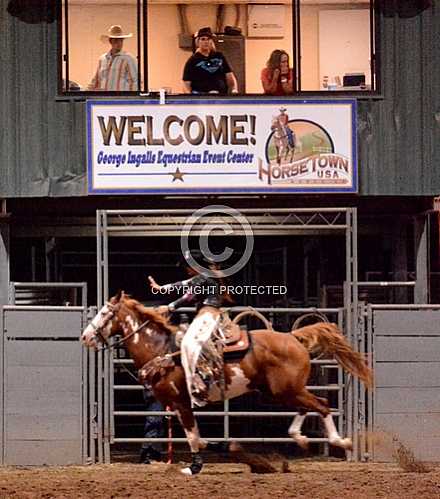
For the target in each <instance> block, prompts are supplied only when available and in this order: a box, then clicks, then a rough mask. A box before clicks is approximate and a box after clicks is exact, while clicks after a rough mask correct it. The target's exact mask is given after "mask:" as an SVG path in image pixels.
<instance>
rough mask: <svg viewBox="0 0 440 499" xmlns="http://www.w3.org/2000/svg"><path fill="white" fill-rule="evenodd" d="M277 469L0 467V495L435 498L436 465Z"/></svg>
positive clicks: (302, 464)
mask: <svg viewBox="0 0 440 499" xmlns="http://www.w3.org/2000/svg"><path fill="white" fill-rule="evenodd" d="M273 465H274V466H275V467H277V469H280V472H277V473H272V474H255V473H251V472H250V469H249V466H247V465H245V464H238V463H237V464H236V463H232V464H225V463H222V464H215V463H210V464H206V465H205V468H204V469H203V472H202V473H201V474H200V475H197V476H195V477H185V476H183V475H182V474H181V473H180V472H179V469H180V465H177V464H176V465H174V464H173V465H166V464H153V465H139V464H122V463H119V464H109V465H93V466H71V467H46V468H17V467H14V468H12V467H4V468H0V497H1V498H9V497H14V498H98V499H99V498H126V497H130V498H137V497H139V498H149V497H154V498H159V499H160V498H166V499H172V498H185V499H186V498H200V499H204V498H209V499H211V498H229V497H231V498H232V497H237V498H241V499H247V498H253V497H261V498H269V497H270V498H289V497H301V498H313V499H323V498H332V499H339V498H355V499H362V498H370V497H375V498H379V497H383V498H387V499H388V498H390V499H393V498H396V499H397V498H399V499H406V498H418V499H422V498H439V497H440V465H438V466H430V467H429V471H428V472H426V473H414V472H404V471H403V470H402V469H401V468H399V467H398V466H397V465H379V464H354V463H353V464H351V463H347V462H313V461H291V462H289V463H288V467H289V471H288V472H286V471H287V470H286V467H287V465H286V464H284V472H282V471H281V469H282V463H278V462H274V463H273Z"/></svg>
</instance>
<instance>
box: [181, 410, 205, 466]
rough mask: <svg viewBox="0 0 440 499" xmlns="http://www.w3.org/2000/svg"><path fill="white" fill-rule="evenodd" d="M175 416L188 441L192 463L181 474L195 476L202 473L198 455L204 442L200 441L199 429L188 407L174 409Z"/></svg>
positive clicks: (199, 455) (200, 459) (200, 458)
mask: <svg viewBox="0 0 440 499" xmlns="http://www.w3.org/2000/svg"><path fill="white" fill-rule="evenodd" d="M175 409H176V416H177V418H178V419H179V421H180V423H181V425H182V426H183V429H184V430H185V435H186V438H187V440H188V444H189V446H190V449H191V457H192V462H191V465H190V466H188V467H186V468H183V469H182V470H181V472H182V473H183V474H184V475H197V473H200V472H201V471H202V467H203V460H202V456H201V454H200V447H205V444H206V442H204V441H201V439H200V433H199V428H198V426H197V421H196V420H195V417H194V414H193V412H192V410H191V409H190V408H189V407H181V406H180V407H176V408H175Z"/></svg>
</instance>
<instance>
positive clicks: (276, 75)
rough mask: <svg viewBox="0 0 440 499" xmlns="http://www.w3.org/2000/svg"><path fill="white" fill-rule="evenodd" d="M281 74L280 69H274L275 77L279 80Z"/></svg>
mask: <svg viewBox="0 0 440 499" xmlns="http://www.w3.org/2000/svg"><path fill="white" fill-rule="evenodd" d="M279 76H280V70H279V69H278V68H276V69H274V70H273V79H274V80H278V77H279Z"/></svg>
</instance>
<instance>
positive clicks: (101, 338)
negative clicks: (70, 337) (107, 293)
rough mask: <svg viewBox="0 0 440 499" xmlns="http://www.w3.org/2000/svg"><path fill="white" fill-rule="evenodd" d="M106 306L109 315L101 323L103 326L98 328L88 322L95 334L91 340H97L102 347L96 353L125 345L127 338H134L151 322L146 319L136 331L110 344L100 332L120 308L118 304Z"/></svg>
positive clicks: (108, 303)
mask: <svg viewBox="0 0 440 499" xmlns="http://www.w3.org/2000/svg"><path fill="white" fill-rule="evenodd" d="M106 305H107V308H108V309H109V313H108V316H107V317H106V319H105V321H104V322H103V324H101V325H100V326H96V325H95V324H94V323H93V321H92V322H90V324H89V325H90V326H92V328H93V329H94V331H95V334H94V335H93V336H92V338H91V339H92V340H98V342H99V343H101V344H102V345H103V346H102V347H101V348H98V349H97V351H99V352H100V351H102V350H107V349H108V350H111V349H113V348H115V347H117V346H119V345H122V344H123V343H125V342H126V341H127V340H128V339H129V338H131V337H132V336H134V335H135V334H136V333H137V332H139V331H140V330H141V329H142V328H143V327H145V326H146V325H147V324H149V323H150V322H151V319H147V320H146V321H145V322H143V323H142V324H141V325H140V326H138V327H137V328H136V329H134V330H133V331H132V332H131V333H130V334H127V336H123V337H122V338H121V339H119V340H118V341H115V342H114V343H113V344H110V343H109V342H108V341H107V338H105V336H104V335H103V334H102V330H103V329H104V328H105V327H106V326H107V325H108V323H109V322H110V321H111V320H112V319H113V317H114V316H115V314H116V312H117V310H118V309H119V307H120V304H119V303H118V304H116V305H113V304H112V303H110V302H107V303H106ZM118 305H119V306H118Z"/></svg>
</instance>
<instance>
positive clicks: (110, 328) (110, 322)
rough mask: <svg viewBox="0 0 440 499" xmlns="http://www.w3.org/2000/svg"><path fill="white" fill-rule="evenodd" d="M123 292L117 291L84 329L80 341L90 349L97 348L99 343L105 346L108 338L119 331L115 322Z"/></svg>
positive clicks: (117, 322)
mask: <svg viewBox="0 0 440 499" xmlns="http://www.w3.org/2000/svg"><path fill="white" fill-rule="evenodd" d="M123 297H124V292H123V291H119V292H118V293H117V294H116V295H115V296H113V297H112V298H110V300H109V301H108V302H107V303H106V304H105V305H104V306H103V307H102V308H101V310H100V311H99V312H98V313H97V314H96V315H95V317H94V318H93V319H92V320H91V322H90V323H89V324H88V326H87V327H86V328H85V329H84V331H83V333H82V335H81V340H82V341H83V343H84V344H85V345H86V346H88V347H90V348H97V347H98V345H99V344H100V343H102V344H104V345H105V344H107V340H108V338H110V337H111V336H113V335H114V334H116V333H117V332H118V331H120V323H119V321H118V320H117V317H118V312H119V310H120V308H121V300H122V299H123Z"/></svg>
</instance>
